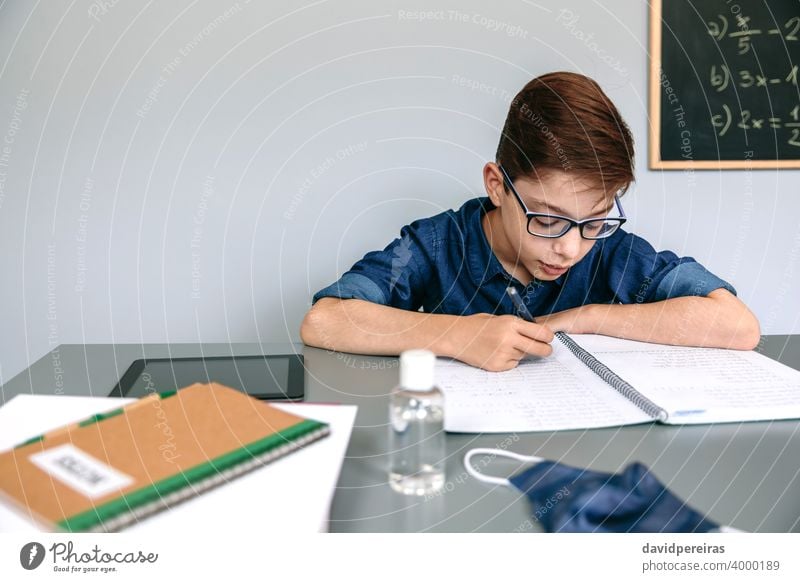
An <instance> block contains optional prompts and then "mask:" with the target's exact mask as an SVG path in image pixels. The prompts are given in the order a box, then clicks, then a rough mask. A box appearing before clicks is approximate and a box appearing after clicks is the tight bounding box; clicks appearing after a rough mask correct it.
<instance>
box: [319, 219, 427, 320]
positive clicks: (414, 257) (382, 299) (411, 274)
mask: <svg viewBox="0 0 800 582" xmlns="http://www.w3.org/2000/svg"><path fill="white" fill-rule="evenodd" d="M438 246H439V245H438V241H437V238H436V229H435V226H434V225H433V224H431V223H430V221H429V220H427V219H422V220H418V221H415V222H412V223H411V224H410V225H408V226H404V227H403V228H402V230H401V231H400V237H399V238H397V239H395V240H394V241H392V242H391V243H390V244H389V245H388V246H387V247H386V248H385V249H383V250H382V251H373V252H369V253H367V254H366V255H364V258H362V259H361V260H360V261H358V262H357V263H356V264H355V265H353V266H352V268H351V269H350V270H349V271H347V272H346V273H344V274H343V275H342V276H341V278H340V279H339V280H338V281H336V282H334V283H332V284H331V285H328V286H327V287H325V288H324V289H321V290H320V291H318V292H317V293H315V294H314V297H313V299H312V303H316V302H317V301H319V300H320V299H322V298H323V297H338V298H340V299H362V300H364V301H370V302H372V303H379V304H381V305H388V306H391V307H397V308H400V309H409V310H417V309H419V307H420V306H421V305H422V303H423V299H424V296H425V287H426V282H427V281H429V280H430V277H431V276H432V275H433V271H434V268H435V261H436V252H437V248H438Z"/></svg>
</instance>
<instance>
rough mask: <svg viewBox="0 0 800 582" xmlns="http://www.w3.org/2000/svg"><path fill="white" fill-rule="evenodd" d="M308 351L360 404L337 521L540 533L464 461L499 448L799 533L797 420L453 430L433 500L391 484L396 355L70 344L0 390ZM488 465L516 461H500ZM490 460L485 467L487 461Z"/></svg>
mask: <svg viewBox="0 0 800 582" xmlns="http://www.w3.org/2000/svg"><path fill="white" fill-rule="evenodd" d="M287 351H302V352H303V354H304V356H305V364H306V400H307V401H309V402H342V403H344V404H356V405H358V407H359V408H358V416H357V417H356V423H355V428H354V429H353V434H352V437H351V440H350V445H349V447H348V450H347V458H346V459H345V463H344V466H343V468H342V474H341V476H340V478H339V483H338V485H337V489H336V494H335V497H334V500H333V505H332V507H331V516H330V530H331V531H390V532H391V531H491V532H495V531H497V532H510V531H540V528H539V526H538V525H537V524H536V523H535V521H534V520H533V518H532V517H530V513H529V505H528V503H527V501H526V499H525V498H524V497H522V496H521V495H520V494H519V493H518V492H517V491H515V490H513V489H508V488H504V487H496V486H492V485H487V484H484V483H480V482H477V481H476V480H475V479H473V478H472V477H469V476H468V475H467V473H466V471H465V470H464V468H463V466H462V459H463V457H464V453H466V451H468V450H469V449H471V448H474V447H501V448H507V449H509V450H513V451H517V452H521V453H525V454H536V455H539V456H544V457H547V458H550V459H554V460H559V461H562V462H564V463H568V464H572V465H576V466H582V467H591V468H594V469H597V470H605V471H616V470H618V469H620V468H621V467H623V466H624V465H626V464H628V463H630V462H632V461H641V462H643V463H645V464H647V465H649V466H650V468H651V469H652V470H653V471H654V473H655V474H656V475H657V476H658V477H659V478H660V479H661V480H662V481H663V482H664V483H665V484H667V485H668V486H669V487H670V488H671V489H672V490H673V491H674V492H676V493H677V494H679V495H680V496H681V497H683V498H684V499H686V500H687V501H688V502H689V503H690V504H691V505H693V506H694V507H696V508H697V509H699V510H701V511H704V512H705V513H707V514H709V515H710V516H711V517H712V518H713V519H715V520H716V521H718V522H721V523H724V524H728V525H733V526H735V527H738V528H740V529H744V530H747V531H775V532H785V531H800V476H799V474H800V421H780V422H754V423H734V424H721V425H716V426H714V425H699V426H683V427H682V426H662V425H657V424H651V425H640V426H633V427H630V426H629V427H619V428H611V429H593V430H572V431H560V432H547V433H509V434H490V435H463V434H448V435H447V454H448V457H447V465H446V470H447V481H446V484H445V487H444V489H443V490H442V491H441V492H440V493H439V494H437V495H434V496H431V497H429V498H424V497H405V496H403V495H400V494H397V493H395V492H393V491H392V490H391V488H390V487H389V486H388V485H387V484H386V467H387V464H388V457H387V455H386V450H387V431H388V428H387V418H388V412H387V409H388V395H389V391H390V390H391V388H392V387H393V386H394V385H395V384H396V382H397V375H398V369H397V368H398V360H397V359H396V358H382V357H368V356H359V355H354V354H343V353H334V352H328V351H326V350H321V349H316V348H309V347H305V346H302V345H300V344H172V345H166V344H146V345H141V344H116V345H110V344H102V345H101V344H95V345H85V346H84V345H74V344H66V345H61V346H58V347H57V348H55V349H54V350H53V351H51V352H50V353H48V354H46V355H45V356H44V357H42V358H41V359H39V360H38V361H37V362H35V363H34V364H33V365H31V366H30V367H29V368H28V369H27V370H25V371H24V372H22V373H21V374H19V375H17V376H16V377H14V378H13V379H11V380H10V381H9V382H7V383H6V384H5V385H3V386H2V388H0V404H3V403H5V402H7V401H8V400H9V399H11V398H13V397H14V396H15V395H17V394H64V395H82V396H86V395H95V396H106V395H107V394H108V391H109V390H110V389H111V388H112V387H113V386H114V385H115V384H116V382H117V380H118V379H119V377H120V376H121V375H122V374H123V373H124V372H125V370H126V369H127V368H128V366H129V365H130V364H131V362H133V360H135V359H138V358H142V357H151V358H152V357H165V356H173V357H181V356H196V355H199V354H201V353H202V354H203V355H206V356H221V355H230V354H235V355H248V354H261V353H265V354H270V353H286V352H287ZM759 351H761V352H763V353H765V354H766V355H768V356H770V357H773V358H775V359H777V360H779V361H781V362H783V363H785V364H787V365H789V366H792V367H794V368H797V369H800V336H768V337H765V338H764V341H763V342H762V344H761V345H760V347H759ZM492 467H493V469H492V472H497V473H503V472H504V471H506V472H511V471H512V470H513V469H515V468H516V467H514V466H513V465H511V464H507V463H506V462H505V461H501V460H498V461H495V462H494V463H493V465H492ZM487 470H488V469H487Z"/></svg>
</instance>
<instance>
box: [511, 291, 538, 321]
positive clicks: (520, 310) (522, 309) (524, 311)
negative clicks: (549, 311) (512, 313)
mask: <svg viewBox="0 0 800 582" xmlns="http://www.w3.org/2000/svg"><path fill="white" fill-rule="evenodd" d="M506 293H507V294H508V296H509V297H511V301H513V302H514V307H515V308H516V309H517V314H518V315H519V316H520V317H522V319H524V320H525V321H530V322H531V323H533V316H532V315H531V312H530V311H528V308H527V307H526V306H525V303H523V301H522V298H521V297H520V296H519V293H517V290H516V289H514V288H513V287H506Z"/></svg>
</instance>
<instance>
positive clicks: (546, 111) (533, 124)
mask: <svg viewBox="0 0 800 582" xmlns="http://www.w3.org/2000/svg"><path fill="white" fill-rule="evenodd" d="M496 161H497V163H498V164H500V165H502V166H503V168H505V170H506V172H508V174H509V176H510V177H511V179H512V180H514V179H516V178H519V177H526V178H529V179H533V180H536V179H537V178H538V177H540V176H542V174H544V173H548V172H553V171H557V170H563V171H566V172H568V173H574V176H575V178H576V179H582V180H584V181H586V182H588V183H590V184H592V185H596V186H597V187H599V188H602V189H603V190H604V191H605V192H606V195H607V196H609V197H611V196H613V195H614V194H615V193H619V194H623V193H624V192H625V190H627V188H628V186H629V185H630V183H631V182H633V180H634V177H633V137H632V136H631V132H630V129H629V128H628V125H627V124H626V123H625V121H624V120H623V119H622V116H620V114H619V111H617V108H616V107H615V106H614V104H613V103H612V102H611V100H610V99H609V98H608V97H607V96H606V94H605V93H603V90H602V89H601V88H600V86H599V85H598V84H597V83H596V82H595V81H593V80H592V79H590V78H589V77H586V76H584V75H579V74H577V73H568V72H556V73H548V74H547V75H542V76H541V77H537V78H535V79H533V80H532V81H531V82H529V83H528V84H527V85H525V87H523V88H522V90H521V91H520V92H519V93H518V94H517V96H516V97H514V100H513V101H512V102H511V107H510V109H509V111H508V117H507V118H506V123H505V126H504V127H503V134H502V135H501V136H500V143H499V145H498V146H497V160H496Z"/></svg>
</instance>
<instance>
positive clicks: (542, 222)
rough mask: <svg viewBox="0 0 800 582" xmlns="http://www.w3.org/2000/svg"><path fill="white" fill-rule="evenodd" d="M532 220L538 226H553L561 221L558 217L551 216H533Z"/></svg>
mask: <svg viewBox="0 0 800 582" xmlns="http://www.w3.org/2000/svg"><path fill="white" fill-rule="evenodd" d="M533 221H534V222H535V223H537V224H538V225H539V226H554V225H556V224H558V223H559V222H561V221H560V220H559V219H558V218H552V217H550V216H534V218H533Z"/></svg>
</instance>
